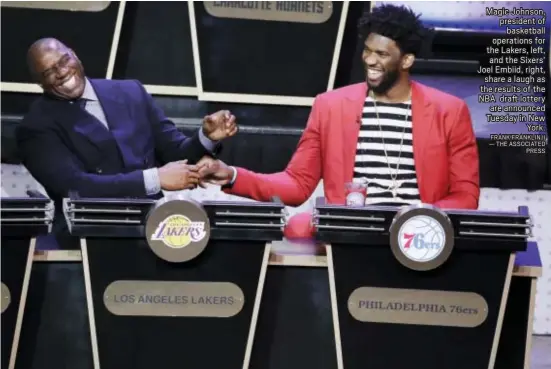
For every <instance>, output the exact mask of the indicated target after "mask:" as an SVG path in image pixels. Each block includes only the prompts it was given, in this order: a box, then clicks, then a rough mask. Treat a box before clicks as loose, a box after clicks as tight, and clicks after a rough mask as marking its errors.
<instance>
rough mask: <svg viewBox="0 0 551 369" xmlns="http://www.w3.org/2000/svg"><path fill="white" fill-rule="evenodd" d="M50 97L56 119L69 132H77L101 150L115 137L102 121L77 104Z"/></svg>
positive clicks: (80, 136)
mask: <svg viewBox="0 0 551 369" xmlns="http://www.w3.org/2000/svg"><path fill="white" fill-rule="evenodd" d="M48 99H50V106H51V111H52V112H53V114H54V116H55V120H56V121H57V122H58V123H60V124H61V125H62V126H63V127H64V128H65V129H66V130H67V131H68V132H74V133H77V134H78V137H79V138H82V139H83V140H85V141H86V142H88V143H89V144H91V145H92V146H94V147H95V148H96V149H98V150H100V151H101V150H102V148H103V147H104V146H105V144H106V143H107V142H108V141H109V140H112V139H113V137H112V136H111V134H110V133H109V131H108V130H107V129H106V128H105V127H104V126H103V125H102V124H101V122H99V121H98V120H97V119H96V118H95V117H94V116H93V115H91V114H89V113H87V112H86V111H84V110H83V109H82V108H81V107H80V106H78V105H77V104H72V103H70V102H69V101H64V100H55V99H51V98H48Z"/></svg>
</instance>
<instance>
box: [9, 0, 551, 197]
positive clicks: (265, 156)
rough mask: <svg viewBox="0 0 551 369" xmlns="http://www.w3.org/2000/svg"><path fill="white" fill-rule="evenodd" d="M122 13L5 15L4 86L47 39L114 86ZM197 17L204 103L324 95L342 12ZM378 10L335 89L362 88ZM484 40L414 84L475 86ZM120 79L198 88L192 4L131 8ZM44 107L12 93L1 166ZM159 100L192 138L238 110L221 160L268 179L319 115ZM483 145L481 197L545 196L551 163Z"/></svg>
mask: <svg viewBox="0 0 551 369" xmlns="http://www.w3.org/2000/svg"><path fill="white" fill-rule="evenodd" d="M118 5H119V4H118V2H112V3H111V5H110V6H109V7H108V8H107V9H106V10H104V11H101V12H66V11H59V10H36V9H14V8H2V36H1V37H2V45H1V48H2V49H1V51H2V55H3V59H2V70H1V71H2V81H5V82H30V78H29V75H28V73H27V70H26V63H25V54H26V50H27V48H28V46H29V45H30V44H31V43H32V42H33V41H35V40H36V39H38V38H41V37H56V38H59V39H60V40H62V41H64V42H65V43H67V44H68V45H69V46H71V47H72V48H73V49H74V50H75V51H76V53H77V54H78V55H79V57H80V58H81V60H82V61H83V63H84V66H85V68H86V71H87V74H88V75H89V76H90V77H97V78H102V77H104V76H105V74H106V71H107V63H108V57H109V51H110V48H111V43H112V37H113V32H114V23H115V19H116V16H117V11H118ZM194 6H195V13H196V25H197V33H198V40H199V44H200V55H201V70H202V80H203V87H204V90H205V91H206V92H232V93H247V94H273V95H285V96H303V97H314V96H316V95H317V94H318V93H322V92H324V91H325V90H326V88H327V82H328V77H329V70H330V66H331V59H332V54H333V49H334V45H335V38H336V33H337V28H338V22H339V18H340V12H341V10H342V3H340V2H339V3H337V2H334V11H333V14H332V16H331V18H330V19H329V20H328V21H327V22H326V23H323V24H300V23H290V22H289V23H288V22H265V21H256V20H235V19H221V18H212V17H211V16H210V15H208V14H207V13H206V12H205V11H204V7H203V4H202V3H200V2H195V3H194ZM369 6H370V3H369V2H350V8H349V11H348V16H347V20H346V28H345V32H344V39H343V43H342V48H341V52H340V56H339V63H338V68H337V75H336V80H335V88H338V87H341V86H345V85H347V84H350V83H353V82H358V81H361V80H362V78H363V76H362V74H363V72H362V66H361V63H360V53H361V49H360V42H359V39H358V37H357V29H356V24H357V21H358V19H359V17H360V16H361V14H362V13H363V12H364V11H367V10H369ZM452 26H454V27H457V26H458V25H457V24H454V25H452ZM14 35H17V37H14ZM483 36H484V35H483V34H482V33H481V34H477V33H476V32H470V33H468V34H467V33H465V32H438V33H436V36H435V38H434V43H433V44H432V46H433V47H432V50H431V52H430V53H428V54H426V55H425V56H424V57H423V59H424V60H420V61H419V62H418V63H417V65H416V69H415V74H416V75H417V76H419V77H427V76H429V77H430V76H433V75H437V74H445V75H456V76H457V78H458V79H460V78H465V77H466V76H469V75H473V71H474V70H476V67H477V63H478V62H479V61H480V60H481V59H482V58H483V56H482V54H483V51H484V49H485V45H486V43H487V42H488V40H489V39H488V37H483ZM458 50H459V51H461V52H458ZM434 59H438V61H437V62H434ZM442 60H444V61H446V63H443V62H442ZM457 60H461V61H462V62H471V64H470V65H469V64H465V63H457ZM472 63H474V66H473V64H472ZM546 64H547V63H546ZM113 78H134V79H139V80H140V81H141V82H142V83H144V84H146V85H147V84H150V85H174V86H189V87H193V86H195V73H194V68H193V57H192V49H191V36H190V27H189V14H188V4H187V2H155V3H154V2H128V3H126V9H125V14H124V21H123V25H122V32H121V37H120V41H119V47H118V50H117V58H116V63H115V68H114V73H113ZM548 90H549V89H548ZM36 97H37V95H36V94H24V93H12V92H2V94H1V98H2V107H1V108H2V162H6V163H17V162H18V155H17V148H16V146H15V143H14V141H13V132H14V128H15V126H16V125H17V123H18V121H19V119H20V118H21V116H22V115H24V114H25V113H26V111H27V110H28V107H29V105H30V103H31V102H32V101H33V100H34V99H35V98H36ZM155 100H156V101H157V102H158V104H159V105H160V106H161V107H162V108H163V109H164V110H165V112H166V114H167V115H168V116H170V117H174V118H175V122H176V124H177V125H178V126H180V127H181V129H182V130H184V131H185V132H191V131H192V130H194V129H196V127H197V125H198V124H199V120H198V119H199V118H202V117H203V116H204V115H206V114H208V113H212V112H214V111H216V110H218V109H230V110H231V111H232V112H233V113H234V114H235V115H236V116H237V117H238V121H239V123H240V125H241V127H242V129H241V131H240V132H241V133H240V134H239V135H238V136H236V137H234V138H232V139H230V140H229V141H228V143H227V145H226V150H225V151H224V156H223V159H225V160H226V161H229V162H230V163H232V164H235V165H240V166H246V167H248V168H250V169H252V170H255V171H261V172H275V171H279V170H282V169H284V168H285V166H286V164H287V163H288V161H289V159H290V157H291V155H292V154H293V152H294V149H295V147H296V144H297V142H298V139H299V137H300V134H301V132H302V129H303V128H304V126H305V123H306V120H307V117H308V113H309V110H310V109H309V107H302V106H277V105H261V104H235V103H216V102H204V101H198V100H197V98H195V97H192V96H189V97H174V96H155ZM548 110H549V109H548ZM478 141H479V148H480V153H481V180H482V186H483V187H501V188H525V189H539V188H543V187H544V184H545V183H546V182H547V183H548V182H549V160H548V156H547V157H546V156H536V155H531V156H526V155H522V153H520V152H519V151H518V150H517V151H514V150H510V151H508V152H505V151H504V150H499V152H496V151H493V148H490V147H489V146H488V142H487V141H486V140H484V139H483V138H481V139H479V140H478ZM511 168H516V169H518V171H521V170H522V171H524V172H518V171H516V169H511ZM526 171H527V172H526ZM525 172H526V173H525ZM519 174H520V175H519Z"/></svg>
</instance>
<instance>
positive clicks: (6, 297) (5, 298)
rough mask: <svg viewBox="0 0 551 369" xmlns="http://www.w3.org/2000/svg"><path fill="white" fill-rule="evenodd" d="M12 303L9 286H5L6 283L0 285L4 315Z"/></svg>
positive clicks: (0, 304)
mask: <svg viewBox="0 0 551 369" xmlns="http://www.w3.org/2000/svg"><path fill="white" fill-rule="evenodd" d="M10 303H11V293H10V289H9V288H8V286H6V285H5V284H4V282H1V283H0V306H1V307H0V310H1V313H2V314H3V313H4V311H6V309H7V308H8V306H10Z"/></svg>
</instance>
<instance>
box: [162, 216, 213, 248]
mask: <svg viewBox="0 0 551 369" xmlns="http://www.w3.org/2000/svg"><path fill="white" fill-rule="evenodd" d="M206 235H207V233H206V232H205V222H193V221H191V220H190V219H189V218H188V217H186V216H184V215H181V214H174V215H171V216H169V217H168V218H166V219H165V220H164V221H162V222H161V223H159V226H158V227H157V229H156V230H155V232H154V233H153V234H152V235H151V240H152V241H162V242H163V243H164V244H165V245H167V246H168V247H172V248H174V249H179V248H182V247H186V246H187V245H189V244H190V243H192V242H199V241H201V240H202V239H203V238H205V236H206Z"/></svg>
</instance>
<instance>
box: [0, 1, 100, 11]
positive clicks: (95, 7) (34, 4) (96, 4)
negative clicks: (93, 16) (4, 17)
mask: <svg viewBox="0 0 551 369" xmlns="http://www.w3.org/2000/svg"><path fill="white" fill-rule="evenodd" d="M109 4H111V2H110V1H2V6H3V7H8V8H30V9H44V10H67V11H72V12H101V11H103V10H105V9H107V7H108V6H109Z"/></svg>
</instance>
